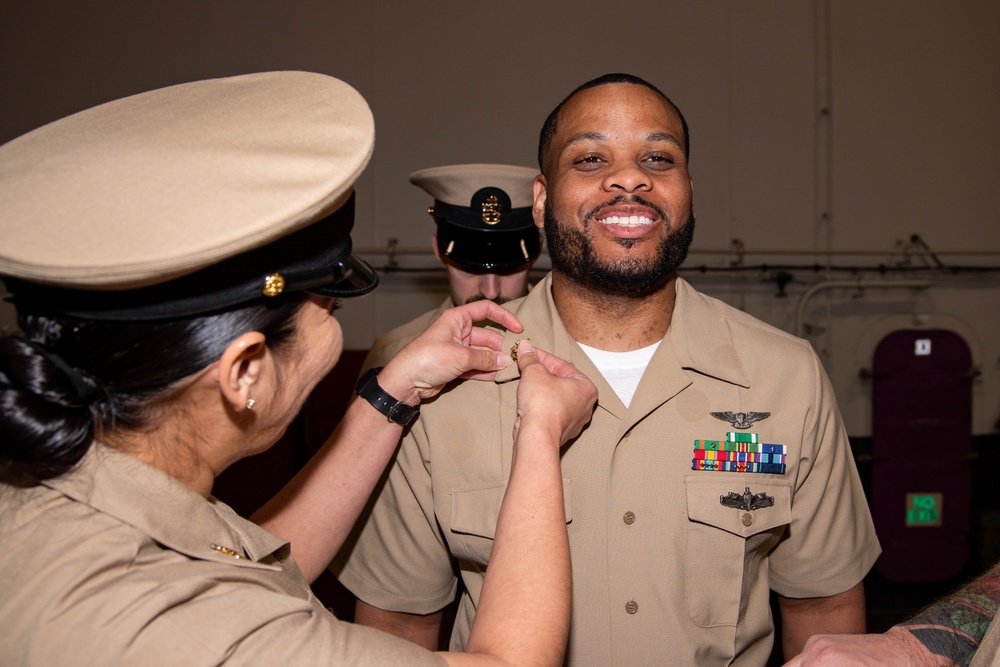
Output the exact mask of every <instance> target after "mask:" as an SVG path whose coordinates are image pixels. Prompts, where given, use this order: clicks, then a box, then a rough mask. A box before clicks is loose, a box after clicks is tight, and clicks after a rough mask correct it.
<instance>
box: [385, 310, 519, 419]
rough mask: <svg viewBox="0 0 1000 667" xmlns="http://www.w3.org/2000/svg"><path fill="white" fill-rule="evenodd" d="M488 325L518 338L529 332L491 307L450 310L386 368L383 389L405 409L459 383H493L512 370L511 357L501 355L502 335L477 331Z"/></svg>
mask: <svg viewBox="0 0 1000 667" xmlns="http://www.w3.org/2000/svg"><path fill="white" fill-rule="evenodd" d="M483 320H491V321H493V322H496V323H497V324H499V325H501V326H503V327H505V328H507V329H509V330H510V331H513V332H514V333H520V332H521V331H523V330H524V327H523V326H521V323H520V322H519V321H518V320H517V318H516V317H514V316H513V315H512V314H511V313H510V312H509V311H507V310H505V309H504V308H501V307H500V306H498V305H497V304H495V303H493V302H492V301H476V302H475V303H470V304H467V305H464V306H458V307H456V308H449V309H448V310H446V311H444V312H443V313H441V316H440V317H438V319H437V320H435V321H434V323H433V324H431V326H429V327H428V328H427V329H426V330H425V331H424V332H423V333H422V334H420V335H419V336H418V337H417V338H415V339H414V340H413V341H412V342H411V343H410V344H409V345H407V346H406V347H404V348H403V349H402V350H400V351H399V353H398V354H397V355H396V356H395V357H393V358H392V360H391V361H390V362H389V363H388V364H386V367H385V368H384V369H383V370H382V372H381V373H379V376H378V382H379V385H381V386H382V388H383V389H385V391H387V392H389V393H390V394H391V395H392V396H394V397H396V399H398V400H400V401H402V402H403V403H408V404H410V405H416V404H417V403H419V402H420V401H421V400H424V399H427V398H431V397H432V396H436V395H437V394H438V392H440V391H441V389H442V388H443V387H444V385H446V384H447V383H449V382H451V381H452V380H454V379H456V378H459V377H462V378H466V379H473V380H492V379H493V378H494V377H496V374H497V371H499V370H502V369H504V368H506V367H507V365H508V364H510V357H509V356H507V355H506V354H504V353H503V352H501V351H500V347H501V343H502V342H503V336H502V335H501V334H500V333H498V332H496V331H491V330H489V329H484V328H482V327H478V326H475V323H476V322H482V321H483Z"/></svg>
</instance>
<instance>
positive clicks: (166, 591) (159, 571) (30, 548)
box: [0, 445, 444, 667]
mask: <svg viewBox="0 0 1000 667" xmlns="http://www.w3.org/2000/svg"><path fill="white" fill-rule="evenodd" d="M7 481H10V480H7ZM0 544H2V545H3V548H2V549H0V656H2V657H0V662H2V663H3V664H6V665H19V666H22V667H26V666H32V665H38V666H44V667H51V666H53V665H100V666H106V665H142V666H144V667H146V666H149V665H185V666H187V667H193V666H197V665H220V664H229V665H309V666H315V665H334V664H336V665H343V664H350V665H401V664H405V665H418V664H420V665H442V664H444V661H443V660H442V659H441V657H440V656H435V655H434V654H432V653H429V652H427V651H424V650H422V649H418V648H417V647H416V646H414V645H413V644H410V643H408V642H405V641H403V640H400V639H397V638H395V637H390V636H388V635H385V634H383V633H379V632H375V631H373V630H372V629H371V628H362V627H358V626H354V625H352V624H350V623H343V622H341V621H338V620H337V619H336V618H334V616H333V615H332V614H331V613H330V612H329V611H327V610H326V609H325V608H323V606H322V605H321V604H320V603H319V602H318V601H317V600H316V598H315V597H314V596H313V595H312V592H311V591H310V589H309V586H308V585H307V584H306V582H305V580H304V579H303V577H302V574H301V572H300V571H299V568H298V566H296V565H295V563H294V561H293V560H292V558H291V556H290V554H289V547H288V543H287V542H285V541H283V540H281V539H280V538H278V537H275V536H274V535H272V534H270V533H268V532H266V531H265V530H263V529H262V528H260V527H258V526H256V525H254V524H253V523H251V522H249V521H246V520H245V519H242V518H240V517H239V516H237V515H236V514H235V513H234V512H233V511H232V510H231V509H230V508H229V507H227V506H226V505H223V504H222V503H220V502H218V501H214V500H213V501H209V500H206V499H205V498H203V497H201V496H199V495H198V494H196V493H195V492H194V491H192V490H191V489H189V488H188V487H187V486H185V485H183V484H181V483H180V482H178V481H177V480H175V479H173V478H171V477H169V476H168V475H166V474H165V473H163V472H161V471H159V470H157V469H155V468H153V467H151V466H148V465H146V464H144V463H142V462H140V461H138V460H137V459H134V458H132V457H130V456H127V455H125V454H122V453H119V452H117V451H115V450H112V449H109V448H106V447H102V446H100V445H94V446H93V447H92V448H91V451H90V453H88V454H87V456H86V457H85V458H84V460H83V462H82V463H81V465H80V466H79V467H78V468H77V469H76V470H75V471H73V472H70V473H68V474H66V475H63V476H61V477H59V478H56V479H53V480H48V481H45V482H43V483H41V484H37V485H34V486H16V485H12V484H7V483H2V484H0Z"/></svg>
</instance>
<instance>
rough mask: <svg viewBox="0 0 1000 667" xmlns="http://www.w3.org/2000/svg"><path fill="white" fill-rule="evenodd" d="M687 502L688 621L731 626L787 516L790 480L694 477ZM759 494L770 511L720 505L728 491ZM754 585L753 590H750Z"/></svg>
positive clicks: (789, 514) (687, 488)
mask: <svg viewBox="0 0 1000 667" xmlns="http://www.w3.org/2000/svg"><path fill="white" fill-rule="evenodd" d="M684 486H685V494H686V499H687V517H688V522H687V549H686V562H685V570H684V582H685V583H684V586H685V598H686V599H687V606H688V613H689V614H690V615H691V620H692V621H694V623H695V624H696V625H698V626H700V627H706V628H707V627H715V626H736V625H737V623H738V622H739V620H740V619H741V618H742V617H743V614H744V613H745V612H746V607H747V601H748V600H747V596H748V594H749V593H750V592H751V590H752V589H754V588H757V587H758V586H759V585H760V584H759V582H758V579H759V578H760V577H761V576H764V578H765V581H764V582H763V585H764V586H765V587H766V586H767V582H766V571H765V572H762V571H761V568H764V569H765V570H766V567H767V564H766V562H765V563H764V564H763V565H762V564H761V563H762V561H765V560H766V557H767V554H768V553H769V552H770V551H771V549H773V548H774V546H775V545H776V544H777V543H778V540H779V539H781V535H782V534H783V533H784V531H785V528H786V527H787V526H788V523H789V522H790V521H791V517H792V493H791V482H784V481H782V480H775V479H770V478H764V479H756V476H755V475H753V476H751V475H738V474H732V473H707V474H706V473H698V474H696V475H689V476H688V477H687V478H686V479H685V480H684ZM746 487H749V488H750V492H751V493H752V494H754V495H756V494H758V493H764V494H766V495H767V496H768V497H770V498H773V499H774V504H773V505H772V506H770V507H761V508H758V509H754V510H750V511H747V510H745V509H742V508H733V507H727V506H725V505H723V504H722V502H721V498H722V496H725V495H727V494H728V493H730V492H736V493H738V494H739V495H740V496H742V495H743V492H744V489H745V488H746ZM755 583H757V584H758V586H754V584H755Z"/></svg>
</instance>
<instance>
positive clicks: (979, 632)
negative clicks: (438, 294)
mask: <svg viewBox="0 0 1000 667" xmlns="http://www.w3.org/2000/svg"><path fill="white" fill-rule="evenodd" d="M998 607H1000V563H997V564H996V565H994V566H993V567H992V568H991V569H990V570H988V571H987V572H986V573H985V574H983V575H982V576H980V577H979V578H977V579H975V580H973V581H972V582H970V583H969V584H968V585H966V586H963V587H962V588H960V589H959V590H957V591H955V592H954V593H951V594H950V595H947V596H945V597H943V598H941V599H940V600H938V601H937V602H934V603H933V604H931V605H930V606H928V607H927V608H925V609H924V610H923V611H921V612H919V613H918V614H917V615H916V616H914V617H913V618H911V619H909V620H908V621H904V622H903V623H900V624H899V625H898V626H896V629H899V630H902V631H905V632H907V633H909V634H910V635H912V636H913V637H914V638H915V639H916V640H917V641H918V642H920V644H921V645H923V646H924V647H925V648H926V649H927V650H928V651H929V652H930V653H932V654H933V655H935V656H941V657H944V658H948V659H950V660H952V661H954V662H956V663H958V664H965V663H966V662H968V660H969V659H970V658H971V656H972V655H973V654H974V653H975V652H976V649H977V648H978V647H979V643H980V642H981V641H982V640H983V635H985V634H986V629H987V627H989V625H990V623H991V622H992V621H993V617H994V616H995V615H996V613H997V609H998Z"/></svg>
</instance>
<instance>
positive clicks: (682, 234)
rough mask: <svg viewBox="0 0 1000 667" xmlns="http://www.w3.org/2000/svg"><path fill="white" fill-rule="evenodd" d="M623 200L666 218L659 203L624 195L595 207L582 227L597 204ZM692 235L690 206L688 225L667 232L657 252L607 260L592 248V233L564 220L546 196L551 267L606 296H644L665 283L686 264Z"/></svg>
mask: <svg viewBox="0 0 1000 667" xmlns="http://www.w3.org/2000/svg"><path fill="white" fill-rule="evenodd" d="M623 203H631V204H641V205H643V206H648V207H649V208H651V209H653V210H655V211H656V212H657V213H658V214H659V215H660V218H661V219H662V220H666V219H667V216H666V215H665V214H664V212H663V211H662V210H661V209H660V208H659V207H657V206H653V205H651V204H650V203H649V202H647V201H645V200H643V199H642V198H640V197H636V196H632V197H625V196H620V197H617V198H615V199H614V200H612V201H610V202H608V203H606V204H602V205H601V206H599V207H597V208H596V209H594V210H593V211H592V212H591V213H590V214H589V215H588V216H587V218H586V219H587V220H588V222H585V223H584V228H585V229H586V227H587V226H589V224H590V222H589V220H590V217H591V215H593V213H596V212H597V211H598V210H599V209H601V208H604V207H606V206H613V205H616V204H623ZM693 239H694V212H693V211H692V213H691V214H690V215H689V216H688V219H687V220H686V221H685V222H684V224H682V225H681V226H680V227H678V228H677V229H675V230H674V231H672V232H670V233H669V234H667V236H666V237H665V238H664V239H663V240H662V241H661V242H660V246H659V248H658V249H657V252H656V255H655V256H654V257H652V258H651V259H640V258H637V257H626V258H624V259H618V260H614V261H606V260H603V259H601V258H600V257H598V256H597V253H595V252H594V244H593V242H592V241H591V239H590V237H588V236H587V235H586V234H585V233H584V232H583V231H580V230H577V229H573V228H572V227H570V226H569V225H565V224H560V222H559V220H558V219H557V218H556V216H555V213H554V212H553V211H552V208H551V206H550V205H549V202H548V200H546V202H545V243H546V245H547V246H548V249H549V258H550V259H551V260H552V268H553V269H555V270H557V271H559V272H560V273H563V274H564V275H566V276H567V277H569V278H571V279H572V280H574V281H575V282H577V283H579V284H580V285H583V286H584V287H589V288H591V289H593V290H594V291H596V292H600V293H602V294H606V295H608V296H624V297H632V298H641V297H645V296H648V295H650V294H652V293H654V292H656V291H657V290H659V289H660V288H662V287H663V286H664V285H665V284H666V283H667V281H669V280H670V279H671V278H673V276H674V275H675V274H676V272H677V269H678V268H679V267H680V265H681V264H683V263H684V260H685V259H686V258H687V254H688V249H689V248H690V247H691V241H692V240H693ZM618 243H619V244H620V245H621V246H623V247H625V248H631V247H634V246H635V245H636V244H637V243H638V240H636V239H618Z"/></svg>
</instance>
